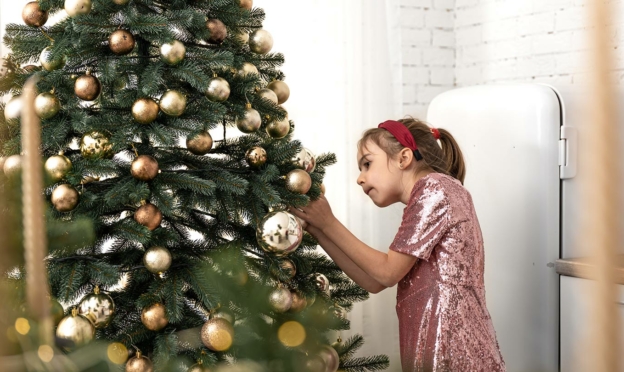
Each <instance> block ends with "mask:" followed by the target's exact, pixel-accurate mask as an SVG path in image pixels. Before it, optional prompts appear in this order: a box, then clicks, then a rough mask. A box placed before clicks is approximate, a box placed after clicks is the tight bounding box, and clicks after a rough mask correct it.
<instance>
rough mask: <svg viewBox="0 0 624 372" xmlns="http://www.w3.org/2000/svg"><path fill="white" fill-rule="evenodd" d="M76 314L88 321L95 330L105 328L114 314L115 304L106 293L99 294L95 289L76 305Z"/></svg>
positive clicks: (97, 288) (98, 290) (97, 289)
mask: <svg viewBox="0 0 624 372" xmlns="http://www.w3.org/2000/svg"><path fill="white" fill-rule="evenodd" d="M78 313H79V314H80V315H82V316H84V317H85V318H87V319H89V320H90V321H91V323H93V325H94V326H95V328H96V329H99V328H104V327H106V326H107V325H108V324H109V323H110V321H111V320H112V319H113V314H115V302H113V299H112V298H111V296H109V295H107V294H106V293H100V288H99V287H95V289H94V290H93V293H92V294H90V295H87V296H86V297H85V298H83V299H82V301H80V305H78Z"/></svg>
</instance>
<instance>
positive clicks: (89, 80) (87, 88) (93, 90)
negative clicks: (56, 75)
mask: <svg viewBox="0 0 624 372" xmlns="http://www.w3.org/2000/svg"><path fill="white" fill-rule="evenodd" d="M101 91H102V84H100V80H98V78H96V77H95V76H93V75H91V71H87V72H86V74H84V75H81V76H79V77H78V78H77V79H76V81H75V82H74V93H75V94H76V97H78V98H80V99H81V100H84V101H93V100H94V99H96V98H97V97H98V96H99V95H100V92H101Z"/></svg>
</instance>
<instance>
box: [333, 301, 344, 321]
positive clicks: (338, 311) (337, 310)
mask: <svg viewBox="0 0 624 372" xmlns="http://www.w3.org/2000/svg"><path fill="white" fill-rule="evenodd" d="M331 310H332V312H333V313H334V315H335V316H336V318H338V319H342V320H345V319H347V310H345V308H344V307H342V306H340V305H338V304H334V306H332V309H331Z"/></svg>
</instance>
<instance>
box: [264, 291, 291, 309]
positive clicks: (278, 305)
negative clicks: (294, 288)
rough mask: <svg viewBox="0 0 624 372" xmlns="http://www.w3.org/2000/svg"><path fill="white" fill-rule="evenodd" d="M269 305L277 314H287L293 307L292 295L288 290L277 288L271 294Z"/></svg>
mask: <svg viewBox="0 0 624 372" xmlns="http://www.w3.org/2000/svg"><path fill="white" fill-rule="evenodd" d="M269 305H270V306H271V309H272V310H273V311H275V312H276V313H285V312H287V311H288V310H289V309H290V306H291V305H292V294H291V293H290V291H289V290H288V289H286V288H276V289H274V290H273V291H271V293H270V294H269Z"/></svg>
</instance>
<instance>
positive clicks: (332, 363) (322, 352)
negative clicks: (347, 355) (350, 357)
mask: <svg viewBox="0 0 624 372" xmlns="http://www.w3.org/2000/svg"><path fill="white" fill-rule="evenodd" d="M317 354H318V356H320V357H321V359H323V362H324V364H325V369H324V370H323V371H324V372H336V371H337V370H338V367H339V366H340V356H338V352H337V351H336V349H334V348H333V347H331V346H329V345H323V346H321V347H320V349H319V350H318V353H317Z"/></svg>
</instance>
